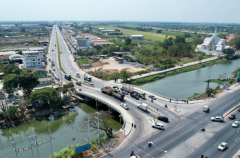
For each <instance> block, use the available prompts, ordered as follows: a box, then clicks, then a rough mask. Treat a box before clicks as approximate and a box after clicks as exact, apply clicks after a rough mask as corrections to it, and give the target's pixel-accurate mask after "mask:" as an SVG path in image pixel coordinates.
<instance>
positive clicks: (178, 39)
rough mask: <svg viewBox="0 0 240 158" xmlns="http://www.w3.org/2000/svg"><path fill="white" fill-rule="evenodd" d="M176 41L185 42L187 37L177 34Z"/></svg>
mask: <svg viewBox="0 0 240 158" xmlns="http://www.w3.org/2000/svg"><path fill="white" fill-rule="evenodd" d="M174 43H176V44H177V43H185V38H184V37H183V36H176V38H175V39H174Z"/></svg>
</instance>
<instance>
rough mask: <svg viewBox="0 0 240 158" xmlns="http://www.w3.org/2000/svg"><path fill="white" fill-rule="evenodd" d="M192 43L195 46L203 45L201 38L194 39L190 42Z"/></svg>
mask: <svg viewBox="0 0 240 158" xmlns="http://www.w3.org/2000/svg"><path fill="white" fill-rule="evenodd" d="M192 43H193V44H194V45H195V46H196V45H198V44H202V43H203V39H202V38H196V39H194V40H193V41H192Z"/></svg>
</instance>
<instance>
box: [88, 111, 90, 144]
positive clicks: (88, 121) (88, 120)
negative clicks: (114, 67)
mask: <svg viewBox="0 0 240 158" xmlns="http://www.w3.org/2000/svg"><path fill="white" fill-rule="evenodd" d="M89 133H90V128H89V115H88V144H90V135H89Z"/></svg>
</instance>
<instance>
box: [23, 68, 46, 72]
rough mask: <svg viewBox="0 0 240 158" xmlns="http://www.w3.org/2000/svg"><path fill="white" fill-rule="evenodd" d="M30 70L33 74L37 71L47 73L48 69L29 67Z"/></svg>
mask: <svg viewBox="0 0 240 158" xmlns="http://www.w3.org/2000/svg"><path fill="white" fill-rule="evenodd" d="M28 69H30V70H31V71H32V72H35V71H45V72H46V71H47V70H46V69H44V68H39V67H29V68H28Z"/></svg>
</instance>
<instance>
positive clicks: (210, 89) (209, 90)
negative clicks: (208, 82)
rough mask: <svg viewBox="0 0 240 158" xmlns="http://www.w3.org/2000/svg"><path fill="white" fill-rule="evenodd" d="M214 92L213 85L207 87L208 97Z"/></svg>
mask: <svg viewBox="0 0 240 158" xmlns="http://www.w3.org/2000/svg"><path fill="white" fill-rule="evenodd" d="M212 93H213V89H212V88H211V87H207V88H206V94H207V96H208V97H209V96H211V94H212Z"/></svg>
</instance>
